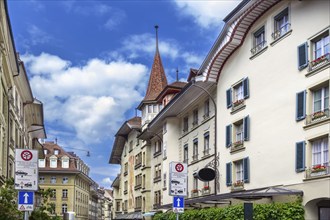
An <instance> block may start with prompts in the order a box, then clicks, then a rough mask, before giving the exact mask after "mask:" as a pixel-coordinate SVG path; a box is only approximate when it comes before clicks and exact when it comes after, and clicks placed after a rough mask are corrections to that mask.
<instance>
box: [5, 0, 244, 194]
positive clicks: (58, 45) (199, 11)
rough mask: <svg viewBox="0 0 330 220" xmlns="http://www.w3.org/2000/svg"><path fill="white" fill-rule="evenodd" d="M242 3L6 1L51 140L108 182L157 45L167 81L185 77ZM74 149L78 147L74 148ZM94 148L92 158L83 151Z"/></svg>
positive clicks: (221, 0) (104, 183) (222, 0)
mask: <svg viewBox="0 0 330 220" xmlns="http://www.w3.org/2000/svg"><path fill="white" fill-rule="evenodd" d="M238 3H239V1H236V0H212V1H206V0H205V1H202V0H200V1H197V0H196V1H193V0H190V1H183V0H160V1H156V0H155V1H151V0H144V1H138V0H137V1H134V0H121V1H120V0H113V1H110V0H109V1H97V0H95V1H93V0H80V1H78V0H77V1H74V0H68V1H55V0H54V1H51V0H8V9H9V16H10V20H11V26H12V30H13V35H14V40H15V45H16V50H17V52H19V53H20V57H21V59H22V60H23V61H24V63H25V66H26V69H27V73H28V76H29V79H30V84H31V88H32V91H33V94H34V96H35V97H36V98H38V99H39V100H41V101H42V102H43V104H44V117H45V126H46V133H47V140H49V141H53V140H54V139H55V138H57V140H58V144H59V145H60V146H62V147H64V149H66V150H68V151H75V152H76V153H77V154H78V155H79V156H80V157H81V158H82V159H83V160H84V161H85V162H86V163H87V164H88V165H89V166H90V168H91V172H90V175H91V177H92V178H93V179H94V180H95V181H96V182H98V183H99V184H100V185H101V186H105V187H107V188H109V187H110V184H111V182H112V181H113V179H114V177H115V176H116V175H117V173H118V172H119V166H115V165H110V164H108V160H109V156H110V153H111V148H112V145H113V141H114V135H115V133H116V131H117V130H118V129H119V127H120V126H121V125H122V123H123V122H124V121H126V120H127V119H129V118H131V117H133V116H134V115H135V108H136V107H137V106H138V104H139V103H140V101H141V100H142V99H143V97H144V95H145V90H146V86H147V83H148V79H149V74H150V68H151V65H152V61H153V56H154V54H155V29H154V25H156V24H157V25H159V50H160V54H161V57H162V61H163V65H164V68H165V72H166V75H167V78H168V82H169V83H171V82H173V81H174V80H175V72H176V68H178V69H179V78H180V79H181V80H186V78H187V74H188V73H189V69H190V68H197V69H198V68H199V66H200V65H201V63H202V62H203V60H204V58H205V57H206V55H207V53H208V51H209V50H210V48H211V46H212V45H213V43H214V42H215V40H216V37H217V36H218V34H219V33H220V30H221V27H222V25H223V22H222V19H223V18H224V17H225V16H226V15H227V14H228V13H229V12H230V11H231V10H232V9H233V8H234V7H235V6H236V5H237V4H238ZM72 148H74V149H72ZM86 151H90V153H91V156H90V157H87V156H86Z"/></svg>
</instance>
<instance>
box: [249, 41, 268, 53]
mask: <svg viewBox="0 0 330 220" xmlns="http://www.w3.org/2000/svg"><path fill="white" fill-rule="evenodd" d="M266 45H267V41H265V40H264V41H262V42H260V43H259V44H257V45H256V46H255V47H253V48H252V49H251V53H252V55H254V54H256V53H258V52H259V51H261V50H262V49H264V48H265V46H266Z"/></svg>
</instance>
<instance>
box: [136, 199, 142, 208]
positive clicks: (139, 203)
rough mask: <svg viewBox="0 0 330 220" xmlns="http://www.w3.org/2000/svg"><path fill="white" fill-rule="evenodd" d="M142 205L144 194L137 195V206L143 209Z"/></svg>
mask: <svg viewBox="0 0 330 220" xmlns="http://www.w3.org/2000/svg"><path fill="white" fill-rule="evenodd" d="M141 207H142V196H137V197H135V208H136V209H141Z"/></svg>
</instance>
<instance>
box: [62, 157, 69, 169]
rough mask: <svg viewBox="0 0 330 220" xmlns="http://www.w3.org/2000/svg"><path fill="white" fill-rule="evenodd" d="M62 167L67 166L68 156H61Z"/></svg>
mask: <svg viewBox="0 0 330 220" xmlns="http://www.w3.org/2000/svg"><path fill="white" fill-rule="evenodd" d="M62 168H69V158H68V157H67V156H64V157H62Z"/></svg>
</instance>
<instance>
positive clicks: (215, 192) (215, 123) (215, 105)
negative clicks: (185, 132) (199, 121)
mask: <svg viewBox="0 0 330 220" xmlns="http://www.w3.org/2000/svg"><path fill="white" fill-rule="evenodd" d="M191 82H192V84H191V85H192V86H195V87H197V88H199V89H201V90H202V91H204V92H205V93H206V94H207V95H208V96H209V98H210V99H211V101H212V103H213V105H214V133H215V134H214V161H213V163H214V164H213V165H214V172H215V173H216V175H215V178H214V195H217V186H218V184H217V181H218V178H219V172H218V167H217V166H218V158H217V104H216V102H215V100H214V99H213V97H212V95H211V93H210V92H209V91H207V90H206V89H205V88H203V87H202V86H200V85H197V84H196V81H195V79H193V80H192V81H191ZM209 164H212V161H211V162H210V163H209Z"/></svg>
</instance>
